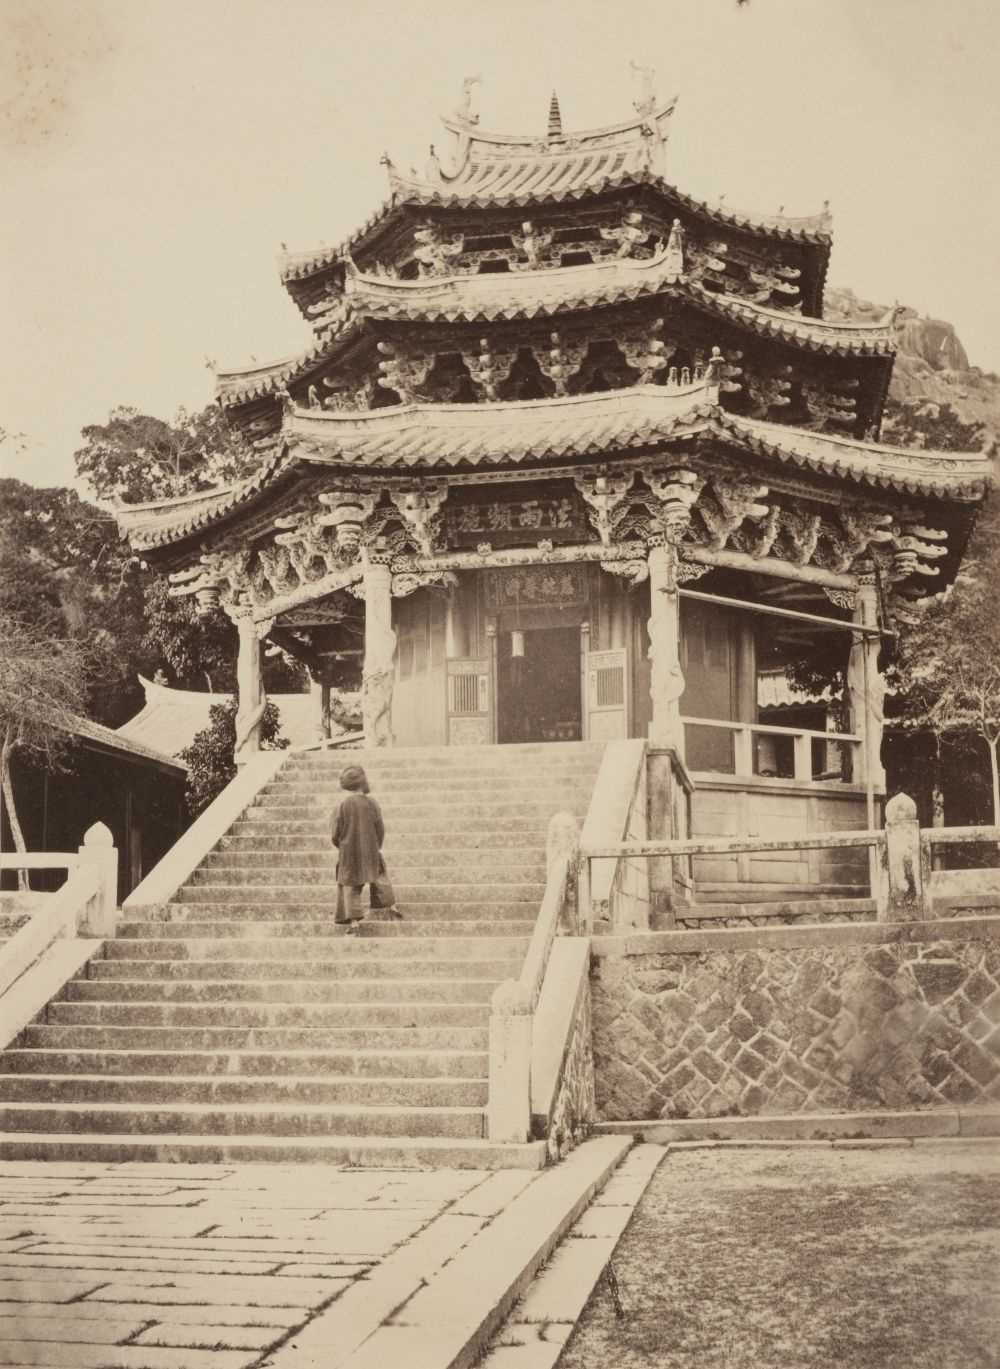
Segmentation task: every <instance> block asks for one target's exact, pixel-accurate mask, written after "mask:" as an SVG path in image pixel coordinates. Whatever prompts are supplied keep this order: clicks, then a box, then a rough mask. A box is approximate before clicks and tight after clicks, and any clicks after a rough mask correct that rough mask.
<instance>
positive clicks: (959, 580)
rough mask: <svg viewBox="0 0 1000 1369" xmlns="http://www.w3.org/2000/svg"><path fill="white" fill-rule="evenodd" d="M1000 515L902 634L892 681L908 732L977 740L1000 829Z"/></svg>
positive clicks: (986, 524) (983, 527)
mask: <svg viewBox="0 0 1000 1369" xmlns="http://www.w3.org/2000/svg"><path fill="white" fill-rule="evenodd" d="M998 606H1000V517H998V516H997V514H996V513H995V512H991V514H990V515H989V516H988V517H985V518H983V520H982V522H981V524H980V527H979V528H978V529H977V531H976V534H975V536H974V538H973V541H972V545H971V547H970V551H969V555H968V557H967V558H966V561H965V563H964V565H963V567H962V569H961V570H960V571H959V573H958V575H957V576H956V578H955V582H954V584H952V585H951V586H950V587H949V588H948V589H947V590H946V591H945V592H944V593H943V594H940V595H937V596H935V597H934V598H933V599H931V600H930V601H929V602H928V603H927V606H926V607H925V608H924V609H923V610H917V611H916V612H915V614H914V616H913V618H914V620H913V622H912V623H911V624H910V625H909V630H908V631H906V632H904V633H903V634H902V635H901V639H900V650H899V655H898V657H897V659H896V661H895V663H894V665H893V667H892V676H891V679H892V683H893V685H894V686H895V688H896V690H897V692H898V693H899V695H900V696H901V706H900V720H901V722H902V724H903V726H904V727H905V728H908V729H919V730H926V731H927V732H929V733H930V734H931V735H932V736H934V737H935V738H936V739H938V741H939V742H941V741H945V740H947V741H950V742H952V743H954V742H961V741H962V740H963V739H964V740H966V741H972V740H974V741H975V742H976V743H978V747H979V749H980V752H981V751H982V748H983V747H985V749H986V751H987V754H988V756H989V766H990V788H991V791H992V809H993V822H994V823H995V824H1000V607H998Z"/></svg>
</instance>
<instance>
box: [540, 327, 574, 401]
mask: <svg viewBox="0 0 1000 1369" xmlns="http://www.w3.org/2000/svg"><path fill="white" fill-rule="evenodd" d="M549 342H550V343H551V344H552V345H551V347H548V348H546V347H532V349H531V353H532V355H533V356H534V358H535V360H536V361H537V363H538V369H539V370H540V371H541V373H542V375H543V376H546V377H547V378H548V379H549V380H551V382H552V384H553V385H554V386H555V392H556V394H557V395H564V394H567V393H568V387H569V382H570V380H571V379H572V377H573V376H575V375H576V373H577V371H579V369H580V367H581V366H582V365H583V360H584V357H585V356H586V355H587V347H586V344H582V345H578V346H573V345H570V344H569V343H565V342H563V340H562V338H561V337H560V335H559V334H558V333H550V334H549Z"/></svg>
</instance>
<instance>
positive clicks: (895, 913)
mask: <svg viewBox="0 0 1000 1369" xmlns="http://www.w3.org/2000/svg"><path fill="white" fill-rule="evenodd" d="M880 857H881V859H880V862H879V863H880V873H881V887H880V889H879V892H878V895H877V899H878V915H879V920H880V921H884V922H907V921H912V920H914V919H916V918H921V917H924V916H926V913H927V905H926V899H925V893H924V880H923V869H922V863H921V859H920V820H919V818H918V817H917V805H916V804H915V803H914V802H913V800H912V799H911V798H910V796H909V794H897V795H896V796H895V797H894V798H891V799H890V800H889V802H888V803H887V804H886V806H885V843H884V845H882V846H881V847H880Z"/></svg>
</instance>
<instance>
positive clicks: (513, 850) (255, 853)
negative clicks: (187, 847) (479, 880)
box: [198, 838, 545, 879]
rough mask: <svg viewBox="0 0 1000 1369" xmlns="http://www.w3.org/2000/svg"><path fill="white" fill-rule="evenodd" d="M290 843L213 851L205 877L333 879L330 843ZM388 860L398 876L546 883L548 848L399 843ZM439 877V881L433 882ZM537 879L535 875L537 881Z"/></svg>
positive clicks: (389, 846) (387, 849) (389, 845)
mask: <svg viewBox="0 0 1000 1369" xmlns="http://www.w3.org/2000/svg"><path fill="white" fill-rule="evenodd" d="M288 840H289V839H287V838H286V840H285V842H284V843H283V844H282V846H280V847H278V848H276V849H274V850H267V849H266V848H260V847H251V846H246V847H243V848H240V849H236V850H233V849H230V848H228V847H227V848H225V849H220V850H216V851H211V852H210V853H209V854H208V855H207V856H206V857H205V859H204V860H203V861H202V863H201V865H200V866H199V867H198V870H199V872H205V871H212V872H213V873H214V874H215V875H220V874H221V873H222V872H223V871H228V870H232V871H234V872H238V873H240V874H246V873H248V872H250V871H256V870H260V871H275V872H278V871H280V870H295V871H296V872H299V871H306V870H315V871H316V872H317V873H320V872H322V873H323V874H325V875H327V877H329V874H330V873H332V872H333V871H335V870H336V866H337V851H336V848H335V847H334V846H331V844H330V843H329V842H328V841H327V842H316V841H314V842H312V844H311V845H309V846H300V847H294V848H289V847H288V845H287V842H288ZM382 849H383V851H384V854H385V857H386V860H387V861H388V862H389V863H390V865H391V868H392V871H393V873H394V874H395V873H397V872H398V871H400V870H402V871H404V872H407V873H408V872H409V871H411V870H429V871H433V872H435V874H436V877H438V878H440V876H441V874H442V872H444V871H452V870H455V869H462V868H464V867H466V866H474V867H475V869H477V870H505V869H506V868H507V867H508V866H513V867H519V868H521V869H522V870H528V869H531V870H533V871H534V870H541V871H542V878H543V879H544V877H545V847H544V846H527V845H524V844H522V843H520V842H509V843H508V844H507V845H504V846H480V847H462V848H460V849H458V850H454V849H453V850H444V849H442V848H440V847H439V846H437V845H434V846H433V847H430V846H429V845H428V844H421V843H416V844H414V845H412V846H399V845H398V843H396V842H394V841H386V842H385V844H384V846H383V848H382ZM431 877H432V878H433V877H435V876H434V875H432V876H431ZM532 878H535V875H534V874H533V875H532Z"/></svg>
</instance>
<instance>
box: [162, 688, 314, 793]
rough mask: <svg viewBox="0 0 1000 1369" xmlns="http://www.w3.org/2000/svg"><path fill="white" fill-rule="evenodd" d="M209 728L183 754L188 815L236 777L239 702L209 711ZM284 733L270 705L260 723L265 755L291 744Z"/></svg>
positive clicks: (198, 735)
mask: <svg viewBox="0 0 1000 1369" xmlns="http://www.w3.org/2000/svg"><path fill="white" fill-rule="evenodd" d="M208 716H209V725H208V727H205V728H203V729H202V730H201V731H200V732H198V733H196V734H195V736H194V737H193V738H192V741H191V745H190V746H189V747H187V748H186V749H185V750H184V751H182V752H181V753H180V759H181V760H182V761H184V762H185V763H186V765H187V767H188V778H187V786H186V788H185V791H184V797H185V801H186V802H187V806H188V812H189V813H190V814H191V816H192V817H197V816H198V814H199V813H200V812H201V811H202V810H203V809H205V808H207V807H208V805H209V804H210V803H211V802H212V800H213V799H214V798H216V797H217V796H218V795H219V794H221V793H222V791H223V789H225V787H226V785H227V784H228V783H229V781H230V780H231V779H232V778H233V777H234V776H235V774H236V762H235V761H234V760H233V750H234V748H235V746H236V702H235V700H232V699H230V700H227V701H226V702H225V703H219V704H213V705H212V707H211V708H210V709H209V710H208ZM280 733H281V718H280V716H279V714H278V710H277V708H276V707H275V706H274V704H273V703H268V704H267V706H266V707H265V709H264V716H263V718H262V719H261V727H260V742H261V746H262V747H263V749H264V750H265V751H283V750H284V749H285V748H286V747H287V746H288V741H287V739H286V738H285V737H282V736H281V735H280Z"/></svg>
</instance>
